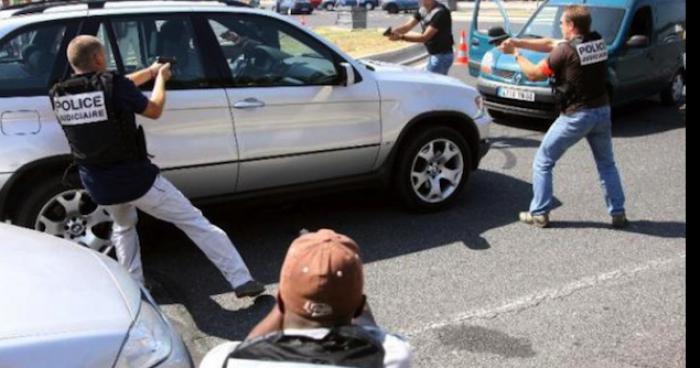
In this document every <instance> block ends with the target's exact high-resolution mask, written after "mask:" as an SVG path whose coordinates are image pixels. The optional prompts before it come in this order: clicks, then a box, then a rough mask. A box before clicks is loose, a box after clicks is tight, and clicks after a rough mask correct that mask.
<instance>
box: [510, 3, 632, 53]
mask: <svg viewBox="0 0 700 368" xmlns="http://www.w3.org/2000/svg"><path fill="white" fill-rule="evenodd" d="M589 9H590V11H591V18H592V19H593V24H592V25H591V30H593V31H596V32H598V33H600V35H601V36H603V38H604V39H605V42H607V43H608V44H611V43H613V41H615V37H616V36H617V32H618V30H619V29H620V22H621V21H622V17H623V16H624V15H625V10H624V9H617V8H603V7H589ZM563 12H564V7H563V6H554V5H547V6H544V7H542V8H541V9H540V11H539V12H538V13H537V15H535V17H534V18H532V19H531V20H530V22H529V23H528V24H527V25H526V26H525V28H523V29H522V31H520V34H519V35H518V37H531V38H544V37H546V38H553V39H561V38H563V36H562V34H561V27H560V26H559V19H561V15H562V13H563Z"/></svg>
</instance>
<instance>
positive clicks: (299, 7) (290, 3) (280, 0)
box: [275, 0, 314, 14]
mask: <svg viewBox="0 0 700 368" xmlns="http://www.w3.org/2000/svg"><path fill="white" fill-rule="evenodd" d="M275 10H276V11H277V12H278V13H280V14H311V13H312V12H313V11H314V7H313V5H311V2H310V1H309V0H277V3H276V4H275Z"/></svg>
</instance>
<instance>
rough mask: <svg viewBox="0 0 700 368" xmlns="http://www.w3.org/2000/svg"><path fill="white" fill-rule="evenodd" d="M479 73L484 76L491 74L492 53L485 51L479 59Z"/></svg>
mask: <svg viewBox="0 0 700 368" xmlns="http://www.w3.org/2000/svg"><path fill="white" fill-rule="evenodd" d="M481 72H482V73H484V74H491V73H492V72H493V53H492V52H491V51H487V52H486V53H485V54H484V57H482V58H481Z"/></svg>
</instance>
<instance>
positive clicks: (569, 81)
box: [499, 5, 628, 228]
mask: <svg viewBox="0 0 700 368" xmlns="http://www.w3.org/2000/svg"><path fill="white" fill-rule="evenodd" d="M591 23H592V19H591V13H590V10H589V9H588V8H587V7H586V6H583V5H569V6H567V7H566V8H564V12H563V13H562V15H561V17H560V19H559V24H560V28H561V34H562V35H563V36H564V40H554V39H550V38H537V39H527V38H523V39H512V38H510V39H506V40H504V41H503V43H501V45H500V46H499V48H500V49H501V51H503V53H505V54H513V55H514V57H515V62H516V63H518V65H519V66H520V69H521V70H522V73H523V75H524V76H525V77H526V78H527V79H529V80H545V79H548V78H553V80H551V81H550V83H552V87H553V91H554V92H555V96H557V97H558V99H559V103H560V105H561V115H559V117H558V118H557V120H556V121H554V123H553V124H552V125H551V126H550V128H549V130H548V131H547V134H545V136H544V138H543V139H542V143H541V144H540V148H539V149H538V150H537V154H536V155H535V160H534V162H533V164H532V191H533V198H532V201H531V202H530V208H529V210H528V211H523V212H521V213H520V214H519V215H518V216H519V219H520V221H521V222H523V223H526V224H529V225H535V226H538V227H547V226H549V212H550V211H551V210H552V208H553V207H554V205H553V203H554V184H553V183H554V179H553V177H554V176H553V172H554V167H555V165H556V163H557V161H558V160H559V159H560V158H561V157H562V156H563V155H564V153H565V152H566V151H567V150H568V149H569V148H570V147H572V146H573V145H575V144H576V143H577V142H578V141H580V140H582V139H583V138H585V139H586V140H587V141H588V144H589V145H590V147H591V150H592V151H593V158H594V159H595V162H596V167H597V169H598V175H599V177H600V183H601V186H602V187H603V195H604V196H605V204H606V206H607V208H608V213H609V214H610V216H611V223H612V226H613V227H615V228H622V227H625V226H627V225H628V220H627V215H626V214H625V193H624V190H623V188H622V181H621V179H620V173H619V171H618V169H617V165H616V163H615V155H614V153H613V143H612V130H611V126H612V120H611V117H610V102H609V96H608V92H607V88H606V83H607V71H608V67H607V60H608V51H607V44H606V42H605V40H604V39H603V38H602V37H601V36H600V35H599V34H598V33H597V32H594V31H592V30H591ZM519 48H523V49H529V50H534V51H539V52H547V53H549V55H548V56H547V57H546V58H544V59H542V61H540V62H539V63H538V64H534V63H532V62H531V61H530V60H529V59H528V58H527V57H525V56H523V55H521V54H520V51H519Z"/></svg>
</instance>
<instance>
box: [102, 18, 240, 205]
mask: <svg viewBox="0 0 700 368" xmlns="http://www.w3.org/2000/svg"><path fill="white" fill-rule="evenodd" d="M110 24H111V29H110V28H109V26H108V25H110ZM105 31H107V33H109V34H111V36H110V38H111V39H113V40H116V42H113V43H112V44H109V41H108V40H107V39H106V37H105ZM98 37H101V38H103V39H105V44H106V45H109V46H110V48H111V49H115V50H118V53H119V55H120V57H119V58H117V59H116V60H115V61H116V63H117V64H118V63H121V64H122V66H121V67H122V68H123V70H124V72H125V73H127V74H128V73H131V72H133V71H136V70H139V69H142V68H145V67H148V66H149V65H151V64H152V63H153V62H154V61H155V60H156V58H157V57H158V56H166V57H174V58H175V59H176V61H177V63H176V64H175V65H173V66H172V78H171V79H170V81H168V82H167V84H166V88H167V95H166V96H167V97H166V104H165V110H164V111H163V115H161V117H160V118H159V119H157V120H151V119H148V118H144V117H142V116H138V115H137V122H138V123H139V124H140V125H142V126H143V127H144V130H145V132H146V138H147V144H148V151H149V153H151V154H152V155H153V156H154V157H153V158H152V161H153V162H154V163H155V164H157V165H158V166H159V167H160V168H161V171H162V173H163V175H165V176H166V177H167V178H168V179H170V180H171V181H172V182H173V183H174V184H175V185H176V186H177V187H178V188H179V189H180V190H181V191H182V192H183V193H184V194H185V195H187V196H188V197H209V196H216V195H221V194H227V193H232V192H233V191H234V190H235V186H236V180H237V175H238V172H237V171H238V162H237V155H238V150H237V148H236V139H235V134H234V130H233V124H232V121H231V114H230V110H229V106H228V100H227V98H226V93H225V91H224V89H223V88H221V86H214V85H212V82H211V81H212V80H213V79H214V78H213V77H212V76H214V75H216V73H215V72H212V71H208V68H207V67H208V65H209V64H208V62H207V60H206V59H205V58H203V53H202V48H201V47H200V46H199V45H200V42H199V40H198V37H197V35H196V34H195V32H194V27H193V24H192V22H191V18H190V17H189V16H187V15H177V14H163V15H127V16H118V17H114V18H112V19H111V20H110V21H109V22H104V23H103V24H102V25H101V26H100V30H99V31H98ZM209 69H213V68H209ZM152 88H153V83H152V82H149V83H147V84H144V85H143V86H141V89H142V91H143V92H144V93H145V94H146V95H150V91H151V90H152Z"/></svg>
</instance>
